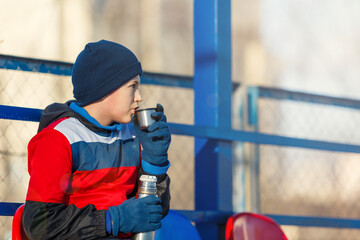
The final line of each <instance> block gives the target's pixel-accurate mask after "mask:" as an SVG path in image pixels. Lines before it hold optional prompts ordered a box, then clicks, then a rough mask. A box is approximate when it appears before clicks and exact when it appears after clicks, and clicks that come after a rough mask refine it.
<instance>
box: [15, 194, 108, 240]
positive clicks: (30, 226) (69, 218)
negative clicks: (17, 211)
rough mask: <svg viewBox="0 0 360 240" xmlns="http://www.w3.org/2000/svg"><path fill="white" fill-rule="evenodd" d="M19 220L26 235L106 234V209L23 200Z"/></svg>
mask: <svg viewBox="0 0 360 240" xmlns="http://www.w3.org/2000/svg"><path fill="white" fill-rule="evenodd" d="M22 223H23V226H24V231H25V233H26V235H27V236H28V238H29V239H74V240H75V239H99V238H102V237H106V229H105V210H96V208H95V206H94V205H87V206H85V207H83V208H77V207H76V206H75V205H69V206H66V205H65V204H59V203H44V202H35V201H26V203H25V207H24V213H23V219H22Z"/></svg>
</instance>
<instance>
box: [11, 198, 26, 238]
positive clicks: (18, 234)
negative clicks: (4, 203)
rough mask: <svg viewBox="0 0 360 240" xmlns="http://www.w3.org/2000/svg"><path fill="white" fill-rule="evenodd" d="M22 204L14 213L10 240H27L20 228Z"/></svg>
mask: <svg viewBox="0 0 360 240" xmlns="http://www.w3.org/2000/svg"><path fill="white" fill-rule="evenodd" d="M24 206H25V205H24V204H23V205H21V206H20V207H19V208H18V209H17V210H16V212H15V214H14V218H13V222H12V240H28V238H27V237H26V235H25V232H24V229H23V227H22V221H21V219H22V215H23V212H24Z"/></svg>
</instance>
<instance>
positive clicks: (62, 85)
mask: <svg viewBox="0 0 360 240" xmlns="http://www.w3.org/2000/svg"><path fill="white" fill-rule="evenodd" d="M140 91H141V94H142V98H143V103H142V104H141V106H142V107H149V106H155V105H156V103H158V102H159V103H161V104H162V105H163V106H164V108H165V113H166V115H167V118H168V121H169V122H175V123H184V124H193V121H194V120H193V90H192V89H188V88H175V87H163V86H154V85H145V84H144V85H142V86H141V87H140ZM72 98H73V97H72V85H71V78H70V77H66V76H57V75H52V74H43V73H35V72H23V71H16V70H4V69H2V70H0V104H1V105H10V106H20V107H30V108H39V109H44V108H45V107H46V106H47V105H48V104H50V103H52V102H65V101H67V100H70V99H72ZM0 121H1V124H0V201H2V202H24V201H25V196H26V192H27V185H28V181H29V174H28V172H27V144H28V142H29V140H30V139H31V138H32V137H33V136H34V135H35V134H36V131H37V127H38V123H36V122H26V121H14V120H5V119H1V120H0ZM169 159H170V161H171V167H170V169H169V172H168V174H169V175H170V177H171V180H172V184H171V189H170V190H171V194H172V200H171V208H172V209H185V210H192V209H194V183H193V179H194V139H193V138H192V137H186V136H178V135H173V136H172V143H171V146H170V149H169ZM11 222H12V217H6V216H0V239H11Z"/></svg>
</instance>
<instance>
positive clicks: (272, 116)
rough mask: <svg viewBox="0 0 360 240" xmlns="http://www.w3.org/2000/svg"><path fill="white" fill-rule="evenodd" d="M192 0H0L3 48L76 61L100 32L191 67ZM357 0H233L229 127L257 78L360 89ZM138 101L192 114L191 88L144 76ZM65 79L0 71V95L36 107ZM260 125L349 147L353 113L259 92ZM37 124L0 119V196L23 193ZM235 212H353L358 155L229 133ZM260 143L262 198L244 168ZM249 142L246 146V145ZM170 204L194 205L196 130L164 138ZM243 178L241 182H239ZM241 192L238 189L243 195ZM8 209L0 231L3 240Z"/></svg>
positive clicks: (152, 56) (61, 96)
mask: <svg viewBox="0 0 360 240" xmlns="http://www.w3.org/2000/svg"><path fill="white" fill-rule="evenodd" d="M193 4H194V2H193V0H172V1H166V0H151V1H150V0H32V1H25V0H12V1H5V0H0V54H6V55H15V56H21V57H30V58H39V59H46V60H56V61H64V62H70V63H73V62H74V61H75V59H76V56H77V55H78V53H79V52H80V51H81V50H82V49H83V48H84V46H85V44H86V43H88V42H91V41H98V40H101V39H107V40H111V41H115V42H118V43H121V44H123V45H125V46H127V47H128V48H130V49H131V50H132V51H133V52H134V53H135V54H136V55H137V56H138V58H139V59H140V61H141V63H142V66H143V69H144V71H146V72H152V73H166V74H174V75H181V76H189V77H192V75H193V71H194V44H193V36H194V34H193ZM359 13H360V1H359V0H348V1H342V0H327V1H325V0H319V1H310V0H301V1H300V0H251V1H250V0H233V1H232V16H231V21H232V79H233V82H234V83H238V84H239V85H240V87H238V88H237V89H236V91H235V92H234V93H233V97H232V99H233V101H232V116H229V117H231V118H232V125H233V129H243V130H254V129H253V128H252V126H251V125H250V124H249V123H248V122H247V120H246V117H245V116H246V107H244V106H246V103H247V100H246V97H245V96H246V91H247V87H249V86H265V87H274V88H281V89H287V90H292V91H299V92H304V93H312V94H321V95H326V96H332V97H341V98H352V99H360V94H359V93H360V67H359V66H360V44H359V42H360V14H359ZM141 92H142V95H143V103H142V106H144V107H148V106H154V105H155V104H156V103H157V102H161V103H162V104H163V105H164V107H165V111H166V114H167V117H168V121H169V122H174V123H183V124H193V123H194V107H193V105H194V101H193V99H194V96H193V90H192V89H186V88H175V87H162V86H153V85H143V86H142V87H141ZM72 98H73V97H72V86H71V78H70V77H61V76H55V75H51V74H41V73H35V72H34V73H31V72H30V73H29V72H22V71H14V70H4V69H1V70H0V104H1V105H11V106H21V107H31V108H41V109H42V108H45V107H46V106H47V105H48V104H50V103H52V102H65V101H67V100H69V99H72ZM258 104H259V108H258V118H259V122H258V129H257V130H258V131H260V132H263V133H271V134H277V135H283V136H289V137H299V138H308V139H317V140H324V141H333V142H341V143H349V144H355V145H358V144H359V143H360V131H357V130H358V129H357V128H358V125H359V124H360V111H359V110H356V109H349V108H338V107H335V106H324V105H317V104H309V103H304V102H294V101H286V100H284V101H279V100H271V99H260V100H259V102H258ZM36 130H37V123H32V122H21V121H8V120H1V124H0V201H4V202H23V201H24V200H25V194H26V189H27V184H28V180H29V176H28V173H27V151H26V146H27V143H28V141H29V140H30V139H31V137H32V136H33V135H34V134H35V133H36ZM233 146H234V186H235V189H234V210H235V211H249V210H256V211H261V212H262V213H268V214H289V215H309V216H324V217H340V218H359V217H360V203H359V201H358V199H359V198H360V190H359V188H358V183H359V181H360V174H359V173H360V161H359V155H358V154H350V153H334V152H327V151H318V150H306V149H299V148H291V147H277V146H268V145H267V146H263V145H262V146H254V145H253V144H247V143H240V142H239V143H234V144H233ZM255 147H256V148H258V153H259V156H258V157H259V158H260V159H261V161H260V166H259V167H260V174H259V177H260V178H259V194H260V195H259V198H260V203H259V206H256V207H254V206H253V205H252V204H251V202H250V203H249V201H251V200H249V199H247V196H248V194H247V193H249V192H251V191H252V189H250V188H251V186H250V185H249V184H248V181H249V179H248V176H247V175H244V174H243V172H244V171H243V170H244V169H245V168H247V166H248V165H249V164H250V161H252V159H251V158H252V157H253V156H252V155H251V154H250V153H249V152H251V149H253V148H255ZM249 149H250V150H249ZM169 154H170V157H169V158H170V160H171V162H172V166H171V168H170V170H169V175H170V177H171V178H172V186H171V191H172V202H171V207H172V208H173V209H183V210H193V209H194V181H193V179H194V138H193V137H186V136H179V135H175V136H173V141H172V144H171V148H170V153H169ZM243 182H245V183H243ZM244 196H245V197H244ZM11 220H12V218H11V217H0V238H1V239H11ZM282 228H283V229H284V231H285V233H286V235H287V236H288V238H289V239H294V240H296V239H359V236H360V231H359V230H347V229H328V228H314V227H308V228H305V227H296V226H282Z"/></svg>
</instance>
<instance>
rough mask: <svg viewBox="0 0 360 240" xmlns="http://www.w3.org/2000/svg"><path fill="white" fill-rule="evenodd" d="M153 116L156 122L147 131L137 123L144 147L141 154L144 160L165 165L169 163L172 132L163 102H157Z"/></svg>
mask: <svg viewBox="0 0 360 240" xmlns="http://www.w3.org/2000/svg"><path fill="white" fill-rule="evenodd" d="M151 117H152V118H153V119H154V120H155V121H156V122H154V123H153V124H151V125H150V126H149V127H148V128H147V131H143V130H141V129H140V128H139V127H138V126H136V125H135V131H136V134H137V136H138V137H139V139H140V143H141V145H142V147H143V150H142V152H141V156H142V159H143V160H144V161H146V162H148V163H150V164H152V165H155V166H160V167H164V166H167V165H169V163H168V154H167V151H168V149H169V145H170V142H171V134H170V130H169V127H168V125H167V124H166V116H165V114H164V108H163V107H162V106H161V104H157V106H156V112H155V113H152V114H151Z"/></svg>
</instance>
